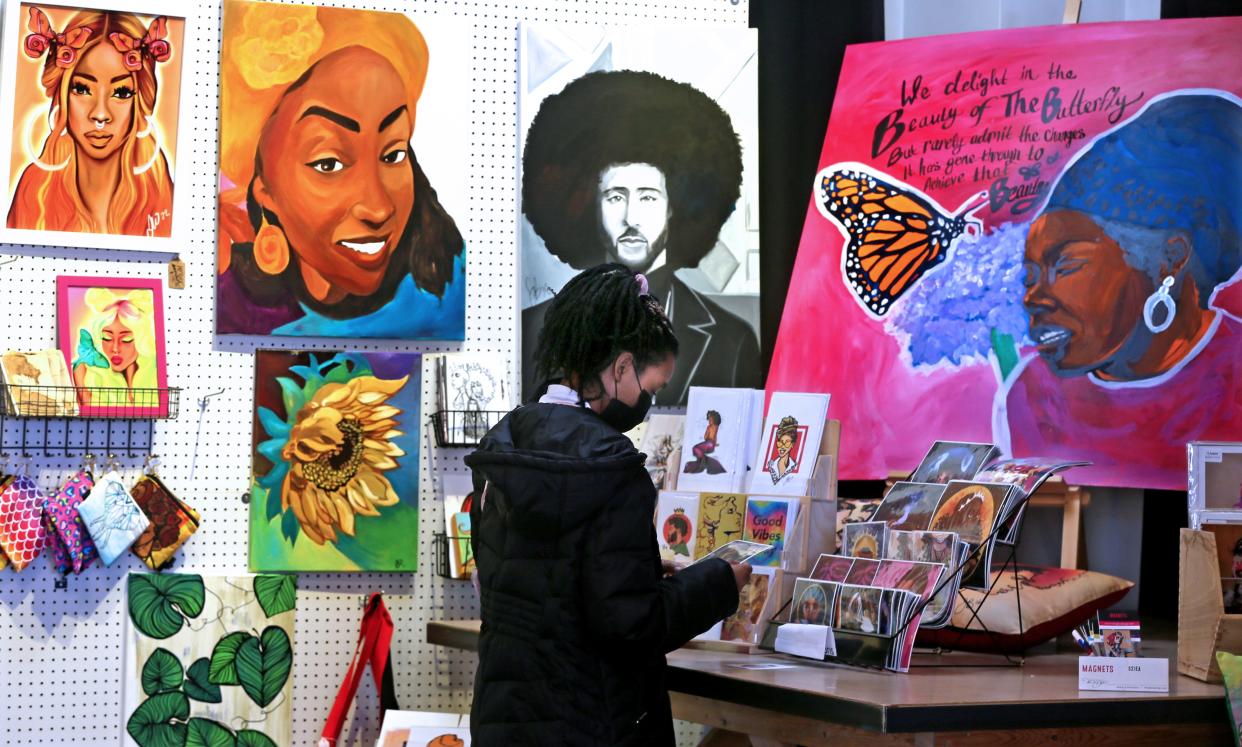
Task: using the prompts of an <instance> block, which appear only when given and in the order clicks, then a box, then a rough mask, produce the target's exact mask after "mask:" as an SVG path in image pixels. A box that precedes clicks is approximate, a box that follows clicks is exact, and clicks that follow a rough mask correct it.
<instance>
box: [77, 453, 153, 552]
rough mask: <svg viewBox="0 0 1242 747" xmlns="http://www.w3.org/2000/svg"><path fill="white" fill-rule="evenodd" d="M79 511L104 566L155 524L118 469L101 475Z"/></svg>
mask: <svg viewBox="0 0 1242 747" xmlns="http://www.w3.org/2000/svg"><path fill="white" fill-rule="evenodd" d="M78 513H79V514H80V515H81V516H82V521H83V522H84V523H85V524H86V531H87V532H88V533H89V534H90V535H91V540H92V541H93V542H94V543H95V548H96V549H97V550H99V559H100V560H101V561H103V564H104V565H112V563H113V561H115V560H116V559H117V558H118V557H120V556H121V553H123V552H125V551H126V550H128V549H129V546H130V545H132V544H134V541H135V540H137V539H138V537H140V536H141V535H142V533H143V532H144V531H145V530H146V528H147V527H148V526H150V525H151V521H150V520H149V519H147V516H146V514H144V513H143V512H142V509H141V508H139V507H138V504H137V503H136V502H134V499H133V497H131V496H130V494H129V491H128V490H126V489H125V484H124V483H122V482H121V476H120V475H119V474H117V472H116V470H113V471H111V472H108V473H107V474H106V475H104V476H103V477H101V478H99V482H97V483H95V487H94V489H92V490H91V494H90V495H88V496H87V497H86V500H84V501H82V502H81V503H80V504H78Z"/></svg>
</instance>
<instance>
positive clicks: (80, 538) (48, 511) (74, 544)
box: [43, 470, 99, 573]
mask: <svg viewBox="0 0 1242 747" xmlns="http://www.w3.org/2000/svg"><path fill="white" fill-rule="evenodd" d="M94 486H95V478H94V477H93V476H92V475H91V473H90V471H89V470H81V471H79V472H78V473H77V474H75V475H74V476H73V477H70V478H69V480H68V481H66V482H65V484H64V485H63V486H61V489H60V490H59V491H58V492H57V493H56V495H54V496H52V497H51V498H48V499H47V504H46V506H45V507H44V511H43V519H44V522H49V521H50V522H51V525H52V527H53V528H50V529H48V539H49V541H53V542H54V543H55V546H54V548H53V550H54V552H55V553H56V559H55V563H56V570H58V571H60V572H61V573H68V572H69V570H72V571H73V572H74V573H81V572H82V571H84V570H86V569H87V568H89V567H90V564H91V563H94V562H95V559H96V558H98V557H99V551H98V550H96V549H95V543H94V542H92V541H91V536H90V534H88V533H87V531H86V524H84V523H83V521H82V517H81V516H79V515H78V505H79V504H80V503H82V501H84V500H86V497H87V496H88V495H90V493H91V488H93V487H94ZM62 552H63V553H64V554H65V555H66V556H68V559H69V570H61V562H62V561H61V553H62Z"/></svg>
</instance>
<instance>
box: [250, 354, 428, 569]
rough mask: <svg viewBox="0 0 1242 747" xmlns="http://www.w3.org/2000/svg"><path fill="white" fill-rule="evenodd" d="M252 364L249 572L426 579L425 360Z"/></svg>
mask: <svg viewBox="0 0 1242 747" xmlns="http://www.w3.org/2000/svg"><path fill="white" fill-rule="evenodd" d="M255 358H256V361H255V408H254V409H255V414H254V444H255V446H254V462H253V465H254V466H253V469H254V472H253V479H252V480H251V485H250V569H251V570H252V571H414V570H417V565H418V422H419V419H418V405H419V395H420V392H421V387H420V385H419V373H420V369H421V365H420V359H419V356H418V355H412V354H408V353H366V354H361V353H331V352H317V353H287V352H277V351H259V352H258V353H256V354H255Z"/></svg>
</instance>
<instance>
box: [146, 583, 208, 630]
mask: <svg viewBox="0 0 1242 747" xmlns="http://www.w3.org/2000/svg"><path fill="white" fill-rule="evenodd" d="M204 599H205V592H204V591H203V577H202V576H191V575H184V574H179V573H178V574H174V573H168V574H163V573H132V574H130V576H129V619H130V620H132V621H133V623H134V625H135V626H137V628H138V629H139V630H141V631H142V634H143V635H146V636H149V637H151V638H161V639H162V638H169V637H171V636H173V635H176V633H177V631H179V630H181V625H182V623H183V622H185V619H186V618H187V617H196V616H197V615H198V614H199V613H200V612H202V611H203V601H204Z"/></svg>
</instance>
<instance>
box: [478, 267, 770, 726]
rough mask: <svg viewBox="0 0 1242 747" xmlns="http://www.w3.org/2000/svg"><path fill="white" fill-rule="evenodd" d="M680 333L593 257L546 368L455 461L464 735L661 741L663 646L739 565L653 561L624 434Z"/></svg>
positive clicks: (549, 328)
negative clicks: (473, 616)
mask: <svg viewBox="0 0 1242 747" xmlns="http://www.w3.org/2000/svg"><path fill="white" fill-rule="evenodd" d="M676 352H677V339H676V337H674V335H673V331H672V327H671V325H670V324H669V322H668V319H667V317H666V316H665V315H664V312H663V309H661V307H660V304H659V303H658V302H657V301H656V300H655V299H654V298H652V297H651V296H650V295H648V294H647V288H646V283H645V278H643V276H642V275H635V274H634V273H633V272H632V271H630V270H628V269H627V268H625V267H624V266H623V265H619V264H612V265H601V266H600V267H596V268H592V269H590V270H586V271H584V272H582V273H581V274H579V275H578V276H576V277H575V278H574V279H573V280H571V281H569V283H567V284H566V285H565V287H564V288H563V289H562V290H561V292H560V293H558V294H557V296H556V298H555V300H554V301H553V303H552V305H551V307H550V308H549V311H548V315H547V318H546V320H545V324H544V328H543V331H542V334H541V335H540V340H539V355H538V365H539V368H540V370H541V372H542V373H543V374H544V375H545V376H549V375H550V376H553V377H554V378H553V381H554V382H557V381H559V383H551V384H549V385H548V386H547V387H546V389H545V393H544V394H543V395H542V397H541V398H540V400H539V401H538V402H536V403H531V404H527V405H523V406H522V407H519V408H517V409H516V410H514V411H513V412H511V413H509V414H508V415H507V416H505V418H504V419H503V420H501V422H500V423H499V424H497V426H496V427H495V428H493V429H492V430H491V431H490V432H489V433H488V434H487V436H485V437H484V439H483V441H482V442H481V443H480V446H479V449H478V450H477V451H475V452H474V453H473V454H471V455H470V456H468V457H467V458H466V464H467V465H469V466H470V468H471V469H472V470H473V471H474V482H475V491H476V492H475V494H476V495H478V496H480V498H479V500H476V501H474V502H473V503H472V506H471V511H470V520H471V524H472V526H473V532H472V538H471V543H472V545H473V548H474V556H475V562H476V567H477V569H478V570H477V572H478V579H479V586H480V592H481V594H482V614H483V629H482V635H481V637H480V640H479V667H478V671H477V672H476V674H475V681H474V704H473V706H472V708H471V713H470V728H471V735H472V739H473V744H474V745H476V747H494V746H502V745H503V746H504V747H522V746H524V745H531V746H532V747H534V746H536V745H537V746H538V747H547V746H549V745H573V747H580V746H581V747H591V746H593V745H627V746H628V745H642V747H652V746H655V747H659V746H660V745H672V744H674V737H673V719H672V712H671V709H670V706H669V699H668V691H667V689H666V686H665V680H664V670H665V660H664V655H665V653H666V652H668V651H671V650H673V649H676V648H678V647H680V646H681V645H682V644H684V643H685V642H686V641H688V640H689V639H690V638H692V637H694V636H695V635H698V634H699V633H702V632H703V631H705V630H707V629H708V628H710V627H711V626H712V625H714V624H715V623H716V622H717V621H719V620H721V619H723V618H725V617H727V616H728V615H730V614H732V613H733V612H734V611H735V610H736V609H737V605H738V589H739V588H740V587H741V586H742V585H743V584H745V581H746V579H747V578H748V577H749V575H750V567H749V566H746V565H735V564H730V563H726V562H725V561H723V560H719V559H710V560H707V561H704V562H701V563H697V564H695V565H693V566H690V567H689V568H686V569H684V570H681V571H678V572H676V573H671V574H670V573H668V571H669V570H671V569H669V568H665V567H664V566H662V564H661V562H660V555H659V550H658V545H657V541H656V535H655V528H654V526H653V518H654V514H655V504H656V490H655V487H654V486H653V484H652V482H651V478H650V477H649V476H648V474H647V471H646V470H645V469H644V467H643V464H644V461H645V457H644V455H643V454H641V453H639V452H638V451H637V450H636V449H635V448H634V445H633V444H632V443H631V442H630V440H629V439H628V438H627V437H626V436H625V435H624V431H626V430H629V429H630V428H632V427H633V426H635V425H637V424H638V423H640V422H642V419H643V417H644V416H645V414H646V411H647V408H648V407H649V406H650V404H651V395H652V393H653V392H654V391H656V390H658V389H659V388H660V387H662V386H663V385H664V383H665V382H667V381H668V379H669V378H670V377H671V375H672V371H673V366H674V363H675V356H676Z"/></svg>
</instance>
